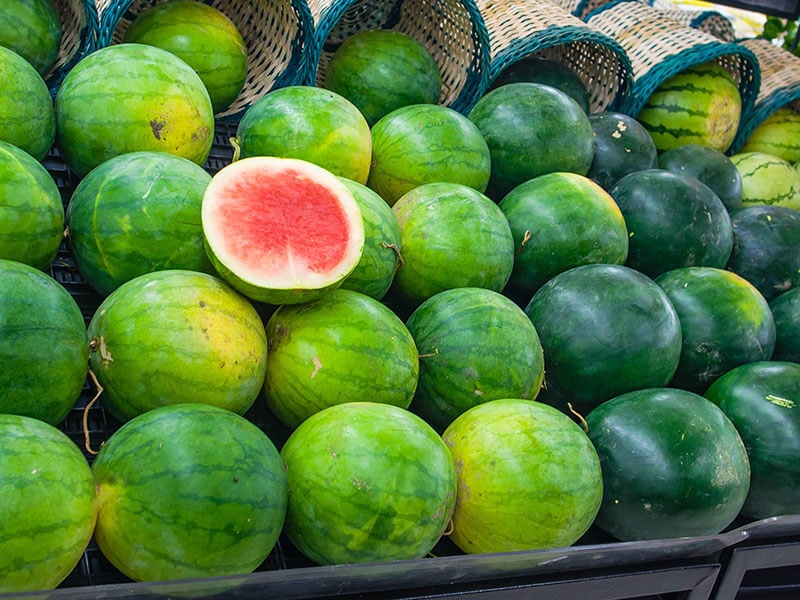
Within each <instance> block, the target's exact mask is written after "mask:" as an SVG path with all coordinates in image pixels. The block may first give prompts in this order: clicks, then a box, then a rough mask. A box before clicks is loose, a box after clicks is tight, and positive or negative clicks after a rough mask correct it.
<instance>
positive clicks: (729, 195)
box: [658, 144, 743, 210]
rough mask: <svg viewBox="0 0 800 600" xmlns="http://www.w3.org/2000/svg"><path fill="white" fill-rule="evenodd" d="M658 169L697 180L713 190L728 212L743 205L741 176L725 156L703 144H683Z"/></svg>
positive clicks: (666, 155) (660, 161) (662, 156)
mask: <svg viewBox="0 0 800 600" xmlns="http://www.w3.org/2000/svg"><path fill="white" fill-rule="evenodd" d="M658 167H659V168H660V169H666V170H668V171H674V172H675V173H680V174H681V175H685V176H688V177H694V178H695V179H697V180H699V181H700V182H702V183H704V184H706V185H707V186H708V187H710V188H711V189H712V190H713V191H714V193H715V194H716V195H717V196H719V199H720V200H722V203H723V204H724V205H725V207H726V208H727V209H728V210H733V209H736V208H740V207H741V206H742V193H743V192H742V176H741V175H740V174H739V170H738V169H737V168H736V165H734V164H733V161H731V159H730V157H728V156H727V155H726V154H724V153H722V152H720V151H719V150H715V149H714V148H710V147H708V146H703V145H700V144H684V145H683V146H677V147H676V148H672V149H671V150H667V151H666V152H662V153H661V154H660V155H659V157H658Z"/></svg>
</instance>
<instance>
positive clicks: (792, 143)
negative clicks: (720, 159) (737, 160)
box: [739, 106, 800, 163]
mask: <svg viewBox="0 0 800 600" xmlns="http://www.w3.org/2000/svg"><path fill="white" fill-rule="evenodd" d="M798 140H800V113H798V112H797V111H796V110H794V109H792V108H789V107H788V106H784V107H781V108H778V109H777V110H775V111H774V112H772V113H771V114H770V115H768V116H767V118H766V119H764V120H763V121H761V123H759V124H758V126H757V127H756V128H755V129H753V131H752V132H751V133H750V135H749V136H748V138H747V140H745V142H744V144H743V145H742V147H741V148H739V152H763V153H765V154H771V155H773V156H777V157H778V158H782V159H783V160H785V161H787V162H790V163H796V162H798V161H800V142H798Z"/></svg>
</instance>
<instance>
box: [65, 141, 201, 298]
mask: <svg viewBox="0 0 800 600" xmlns="http://www.w3.org/2000/svg"><path fill="white" fill-rule="evenodd" d="M210 181H211V175H210V174H208V172H206V171H205V169H203V168H202V167H201V166H200V165H197V164H195V163H193V162H192V161H190V160H188V159H185V158H181V157H179V156H175V155H172V154H168V153H166V152H149V151H139V152H127V153H125V154H121V155H119V156H115V157H113V158H110V159H109V160H107V161H105V162H103V163H102V164H100V165H98V166H97V167H95V168H94V169H92V170H91V171H90V172H89V174H88V175H86V177H84V178H83V179H81V181H80V182H79V183H78V185H77V186H76V187H75V190H74V191H73V193H72V196H71V198H70V201H69V204H68V205H67V215H66V220H67V231H68V237H67V241H68V242H69V246H70V250H71V251H72V255H73V257H74V259H75V265H76V266H77V268H78V270H79V271H80V273H81V275H82V276H83V278H84V279H85V280H86V282H87V283H89V285H91V286H92V287H93V288H94V289H95V290H96V291H97V292H98V293H100V294H102V295H104V296H105V295H108V294H110V293H111V292H112V291H114V290H115V289H117V288H118V287H119V286H120V285H122V284H123V283H125V282H126V281H130V280H131V279H133V278H134V277H137V276H139V275H144V274H145V273H150V272H152V271H161V270H165V269H187V270H191V271H202V272H206V273H211V272H212V271H213V269H212V267H211V263H210V261H209V259H208V256H207V255H206V251H205V247H204V238H203V228H202V225H201V223H200V207H201V205H202V202H203V194H204V193H205V190H206V187H207V186H208V183H209V182H210Z"/></svg>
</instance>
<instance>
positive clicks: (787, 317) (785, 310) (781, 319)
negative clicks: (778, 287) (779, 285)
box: [769, 287, 800, 363]
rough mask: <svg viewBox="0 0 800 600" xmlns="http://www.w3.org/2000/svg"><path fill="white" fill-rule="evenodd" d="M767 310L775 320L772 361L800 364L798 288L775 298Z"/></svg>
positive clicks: (799, 299) (799, 303) (799, 304)
mask: <svg viewBox="0 0 800 600" xmlns="http://www.w3.org/2000/svg"><path fill="white" fill-rule="evenodd" d="M769 308H770V310H771V311H772V316H773V318H774V319H775V352H773V353H772V360H783V361H791V362H796V363H800V287H794V288H792V289H790V290H787V291H785V292H784V293H782V294H778V295H777V296H775V297H774V298H773V299H772V300H770V302H769Z"/></svg>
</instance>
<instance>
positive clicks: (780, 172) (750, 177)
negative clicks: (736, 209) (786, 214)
mask: <svg viewBox="0 0 800 600" xmlns="http://www.w3.org/2000/svg"><path fill="white" fill-rule="evenodd" d="M730 159H731V161H732V162H733V164H734V165H735V166H736V169H737V171H739V175H740V176H741V178H742V206H743V207H745V206H753V205H759V204H768V205H776V206H786V207H787V208H791V209H794V210H800V171H797V170H796V169H795V168H794V167H793V166H792V164H791V163H790V162H788V161H786V160H784V159H783V158H780V157H779V156H775V155H773V154H767V153H764V152H740V153H737V154H734V155H732V156H731V157H730Z"/></svg>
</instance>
